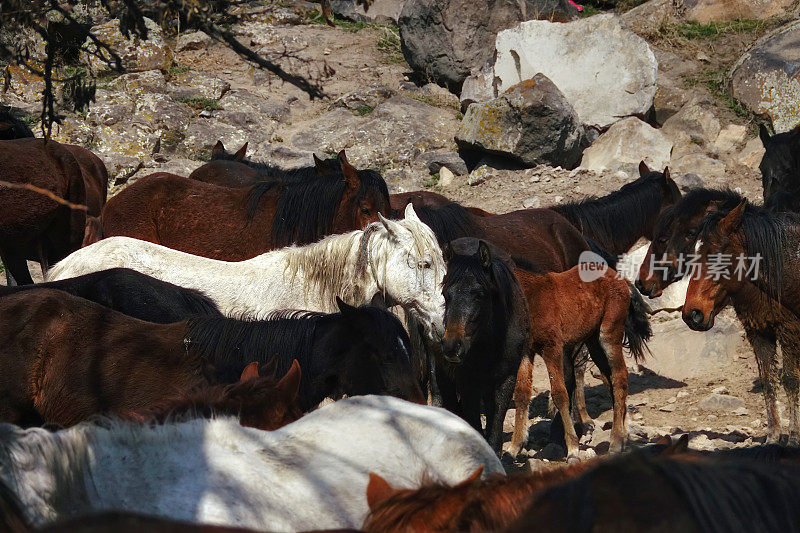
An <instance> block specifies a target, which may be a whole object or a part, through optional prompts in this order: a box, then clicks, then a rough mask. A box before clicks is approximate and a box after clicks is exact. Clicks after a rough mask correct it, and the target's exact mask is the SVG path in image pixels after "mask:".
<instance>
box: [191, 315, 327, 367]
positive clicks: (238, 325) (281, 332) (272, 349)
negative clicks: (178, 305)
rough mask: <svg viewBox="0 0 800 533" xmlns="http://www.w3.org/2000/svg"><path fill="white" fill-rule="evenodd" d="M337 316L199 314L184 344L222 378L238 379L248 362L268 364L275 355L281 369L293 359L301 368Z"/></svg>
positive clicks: (192, 322) (306, 362)
mask: <svg viewBox="0 0 800 533" xmlns="http://www.w3.org/2000/svg"><path fill="white" fill-rule="evenodd" d="M335 316H336V315H322V316H314V317H307V318H300V319H296V318H277V319H272V320H237V319H233V318H226V317H214V316H196V317H192V318H190V319H189V320H188V322H187V326H186V333H185V336H184V343H186V345H187V350H188V351H190V352H191V353H192V354H194V355H196V356H198V357H200V358H201V359H203V360H204V361H207V362H208V363H209V364H210V365H212V366H213V367H214V368H215V369H216V371H217V373H218V374H219V375H220V376H222V379H221V381H227V382H234V381H236V380H238V379H239V375H240V374H241V371H242V368H244V367H245V366H246V365H247V364H248V363H250V362H252V361H258V362H259V363H262V364H263V363H267V362H268V360H269V359H270V358H271V357H273V356H277V357H278V368H279V369H280V368H281V367H282V364H281V363H285V365H283V366H287V368H288V363H291V359H297V361H298V362H299V363H300V368H303V369H306V368H310V365H309V363H308V361H309V359H310V358H311V357H313V356H314V354H313V345H314V334H315V331H316V329H317V328H318V327H319V325H320V324H321V323H325V322H329V321H331V320H333V319H334V318H332V317H335ZM267 349H269V351H266V350H267ZM282 356H283V357H282Z"/></svg>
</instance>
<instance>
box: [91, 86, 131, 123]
mask: <svg viewBox="0 0 800 533" xmlns="http://www.w3.org/2000/svg"><path fill="white" fill-rule="evenodd" d="M135 108H136V104H135V102H134V100H133V98H131V97H130V96H128V94H126V93H124V92H110V91H104V90H102V89H99V90H98V91H97V93H96V94H95V101H94V103H93V104H92V105H90V106H89V112H88V113H87V114H86V120H87V121H88V122H89V123H90V124H92V125H94V126H113V125H114V124H119V123H120V122H123V121H126V120H128V119H129V118H130V115H131V114H132V113H133V111H134V109H135Z"/></svg>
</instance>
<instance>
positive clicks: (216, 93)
mask: <svg viewBox="0 0 800 533" xmlns="http://www.w3.org/2000/svg"><path fill="white" fill-rule="evenodd" d="M230 88H231V84H230V83H228V82H227V81H223V80H221V79H219V78H216V77H214V76H211V75H209V74H205V73H203V72H191V71H190V72H185V73H183V74H176V75H174V76H172V79H171V80H170V82H169V84H168V85H167V90H168V91H169V94H171V95H172V97H173V98H176V99H178V98H187V99H188V98H208V99H211V100H219V99H220V98H222V95H223V94H225V93H226V92H228V90H229V89H230Z"/></svg>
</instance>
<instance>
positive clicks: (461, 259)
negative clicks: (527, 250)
mask: <svg viewBox="0 0 800 533" xmlns="http://www.w3.org/2000/svg"><path fill="white" fill-rule="evenodd" d="M467 275H471V276H474V277H475V279H476V280H478V282H479V283H480V284H481V285H482V286H484V287H487V288H494V289H495V292H496V294H497V296H498V298H499V299H500V302H501V305H502V308H503V310H504V313H505V316H504V318H505V320H504V322H505V323H506V324H507V323H508V322H509V320H510V318H511V316H512V314H513V313H514V305H513V304H514V299H513V295H514V293H515V291H517V290H518V289H517V288H516V287H517V284H518V282H517V278H515V277H514V273H513V272H512V271H511V269H509V268H508V265H507V264H506V263H505V261H503V260H502V259H499V258H497V257H492V263H491V267H490V272H487V271H486V269H484V268H483V265H481V262H480V260H479V259H478V258H477V257H475V256H471V255H461V254H456V255H454V256H453V258H452V259H451V260H450V261H449V262H448V263H447V274H446V275H445V277H444V281H443V290H447V289H448V288H449V287H453V286H458V285H459V283H461V280H463V279H464V278H465V277H466V276H467Z"/></svg>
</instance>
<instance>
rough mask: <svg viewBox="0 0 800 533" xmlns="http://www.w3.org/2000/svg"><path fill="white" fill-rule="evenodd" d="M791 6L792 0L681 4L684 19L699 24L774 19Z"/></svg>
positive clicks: (689, 0) (705, 0)
mask: <svg viewBox="0 0 800 533" xmlns="http://www.w3.org/2000/svg"><path fill="white" fill-rule="evenodd" d="M791 4H792V0H684V1H683V2H682V3H681V5H682V7H683V11H684V13H683V15H684V17H685V18H686V19H687V20H692V21H695V22H699V23H701V24H708V23H710V22H717V21H728V20H736V19H765V18H769V17H775V16H778V15H783V14H785V12H786V11H788V9H789V8H790V6H791ZM796 5H797V4H795V6H796Z"/></svg>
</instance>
